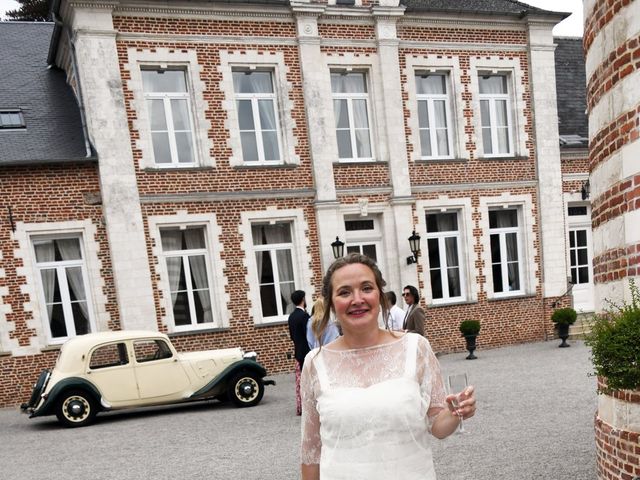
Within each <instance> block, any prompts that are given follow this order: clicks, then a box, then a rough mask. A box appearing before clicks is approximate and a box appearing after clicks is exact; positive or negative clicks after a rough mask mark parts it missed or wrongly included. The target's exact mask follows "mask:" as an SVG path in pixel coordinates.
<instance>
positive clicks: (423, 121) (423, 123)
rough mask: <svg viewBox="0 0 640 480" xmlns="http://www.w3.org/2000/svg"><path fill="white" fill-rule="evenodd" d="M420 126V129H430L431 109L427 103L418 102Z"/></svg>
mask: <svg viewBox="0 0 640 480" xmlns="http://www.w3.org/2000/svg"><path fill="white" fill-rule="evenodd" d="M418 125H419V127H420V128H429V109H428V108H427V102H426V101H420V102H418Z"/></svg>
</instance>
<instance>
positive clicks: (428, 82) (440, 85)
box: [416, 75, 447, 95]
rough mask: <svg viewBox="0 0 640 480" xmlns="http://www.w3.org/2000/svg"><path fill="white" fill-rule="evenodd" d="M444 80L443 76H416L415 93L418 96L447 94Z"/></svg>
mask: <svg viewBox="0 0 640 480" xmlns="http://www.w3.org/2000/svg"><path fill="white" fill-rule="evenodd" d="M445 78H446V77H445V76H444V75H419V76H416V91H417V92H418V95H424V94H445V93H447V86H446V81H445Z"/></svg>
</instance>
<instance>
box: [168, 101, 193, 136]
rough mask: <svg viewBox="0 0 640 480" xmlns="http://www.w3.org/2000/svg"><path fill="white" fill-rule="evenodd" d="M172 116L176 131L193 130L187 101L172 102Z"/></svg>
mask: <svg viewBox="0 0 640 480" xmlns="http://www.w3.org/2000/svg"><path fill="white" fill-rule="evenodd" d="M171 114H172V115H173V128H174V129H175V130H191V126H190V124H189V105H188V104H187V101H186V100H171Z"/></svg>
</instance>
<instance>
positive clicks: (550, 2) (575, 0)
mask: <svg viewBox="0 0 640 480" xmlns="http://www.w3.org/2000/svg"><path fill="white" fill-rule="evenodd" d="M520 1H521V2H522V3H527V4H529V5H532V6H534V7H539V8H544V9H546V10H554V11H561V12H572V15H571V16H570V17H569V18H567V19H565V20H564V21H562V22H560V23H559V24H558V25H556V27H555V28H554V29H553V34H554V35H556V36H564V37H581V36H582V23H583V22H582V0H520ZM16 8H18V3H17V2H15V1H14V0H0V18H4V12H6V11H7V10H14V9H16Z"/></svg>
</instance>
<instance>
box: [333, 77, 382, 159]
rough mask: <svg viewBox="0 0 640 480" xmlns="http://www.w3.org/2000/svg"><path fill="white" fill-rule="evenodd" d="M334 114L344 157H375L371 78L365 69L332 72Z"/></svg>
mask: <svg viewBox="0 0 640 480" xmlns="http://www.w3.org/2000/svg"><path fill="white" fill-rule="evenodd" d="M331 91H332V92H333V113H334V115H335V122H336V137H337V139H338V157H339V158H340V159H341V160H359V161H362V160H372V159H373V153H372V149H371V129H370V127H369V125H370V122H369V107H368V102H369V94H368V92H367V77H366V75H365V74H364V73H362V72H332V73H331Z"/></svg>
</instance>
